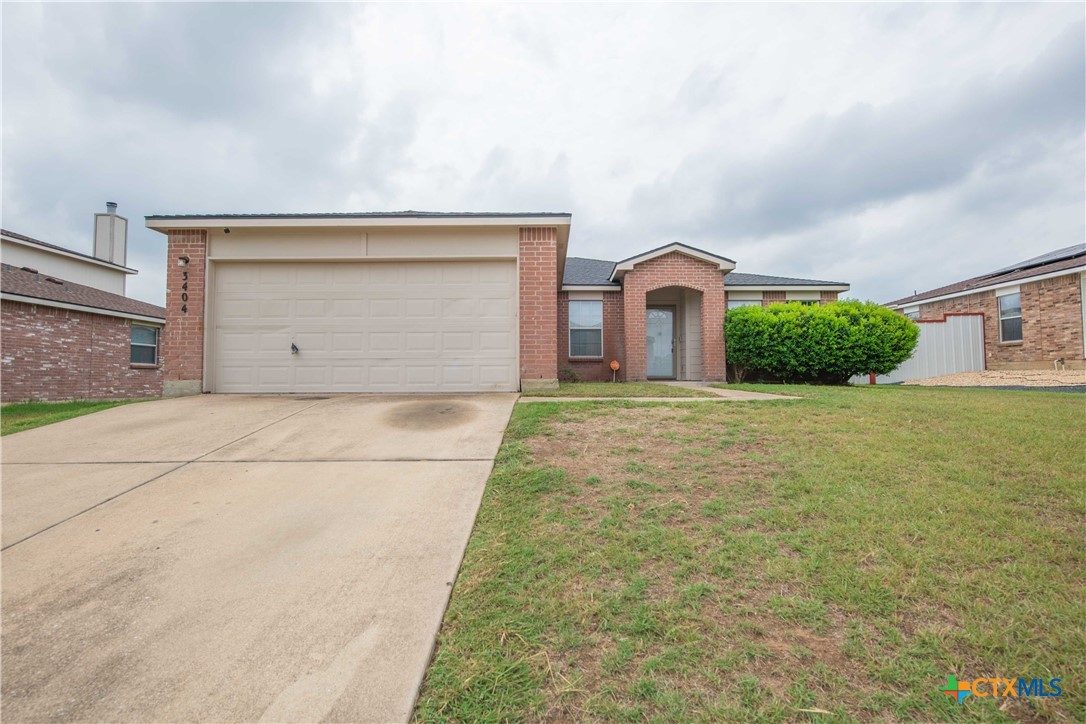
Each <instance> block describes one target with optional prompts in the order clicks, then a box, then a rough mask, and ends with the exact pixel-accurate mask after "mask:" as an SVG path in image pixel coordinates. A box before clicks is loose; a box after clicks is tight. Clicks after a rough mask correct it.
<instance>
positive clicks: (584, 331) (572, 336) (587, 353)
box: [569, 302, 603, 357]
mask: <svg viewBox="0 0 1086 724" xmlns="http://www.w3.org/2000/svg"><path fill="white" fill-rule="evenodd" d="M569 356H570V357H602V356H603V302H570V303H569Z"/></svg>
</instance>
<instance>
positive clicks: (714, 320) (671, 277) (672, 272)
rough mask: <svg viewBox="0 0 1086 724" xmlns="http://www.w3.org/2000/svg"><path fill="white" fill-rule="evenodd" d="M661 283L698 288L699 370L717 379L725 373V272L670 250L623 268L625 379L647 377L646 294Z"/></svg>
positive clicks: (708, 378) (660, 285)
mask: <svg viewBox="0 0 1086 724" xmlns="http://www.w3.org/2000/svg"><path fill="white" fill-rule="evenodd" d="M664 287H685V288H687V289H695V290H697V291H699V292H701V374H702V377H703V378H704V379H706V380H709V381H713V382H717V381H722V380H724V379H725V377H726V367H725V353H724V313H725V312H726V311H727V308H728V304H727V301H726V296H725V294H724V274H723V272H721V271H720V269H719V268H718V267H717V266H716V265H715V264H709V263H707V262H704V261H702V260H701V259H695V258H693V257H690V256H687V255H686V254H682V253H680V252H671V253H668V254H664V255H663V256H659V257H656V258H655V259H649V260H648V261H645V262H643V263H641V264H638V265H637V266H636V267H634V269H632V270H630V271H628V272H626V276H625V277H624V278H623V280H622V291H623V297H624V306H625V308H624V322H625V327H626V379H628V380H644V379H646V377H647V362H648V361H647V360H646V358H645V302H646V295H647V294H648V293H649V292H651V291H653V290H655V289H663V288H664Z"/></svg>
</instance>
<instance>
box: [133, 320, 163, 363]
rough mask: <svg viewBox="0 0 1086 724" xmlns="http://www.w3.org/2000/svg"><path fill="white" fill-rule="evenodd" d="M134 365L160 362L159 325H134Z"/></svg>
mask: <svg viewBox="0 0 1086 724" xmlns="http://www.w3.org/2000/svg"><path fill="white" fill-rule="evenodd" d="M130 359H131V361H132V364H134V365H153V364H158V327H144V326H141V325H138V324H133V325H132V354H131V357H130Z"/></svg>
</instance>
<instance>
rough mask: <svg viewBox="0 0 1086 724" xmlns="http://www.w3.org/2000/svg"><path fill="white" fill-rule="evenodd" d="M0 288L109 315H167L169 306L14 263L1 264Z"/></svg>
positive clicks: (4, 291)
mask: <svg viewBox="0 0 1086 724" xmlns="http://www.w3.org/2000/svg"><path fill="white" fill-rule="evenodd" d="M0 291H2V292H3V293H4V294H16V295H18V296H20V297H31V298H33V299H41V300H42V301H47V302H62V303H64V304H75V305H78V306H81V307H92V308H94V309H100V310H102V313H103V314H107V315H108V314H109V313H110V312H121V313H122V314H138V315H139V316H141V317H154V318H156V319H165V318H166V310H165V309H163V308H162V307H158V306H155V305H154V304H148V303H147V302H141V301H139V300H138V299H129V298H128V297H122V296H121V295H120V294H111V293H110V292H104V291H102V290H101V289H95V288H94V287H88V286H84V285H83V284H76V283H75V282H68V281H64V280H63V279H58V278H56V277H51V276H49V275H48V274H39V273H37V272H34V271H27V270H26V269H23V268H20V267H16V266H12V265H11V264H0Z"/></svg>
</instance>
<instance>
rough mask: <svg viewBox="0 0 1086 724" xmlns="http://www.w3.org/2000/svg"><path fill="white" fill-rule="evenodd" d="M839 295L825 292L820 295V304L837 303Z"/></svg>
mask: <svg viewBox="0 0 1086 724" xmlns="http://www.w3.org/2000/svg"><path fill="white" fill-rule="evenodd" d="M837 294H838V292H827V291H823V292H821V293H820V298H819V300H818V303H819V304H827V303H829V302H836V301H837Z"/></svg>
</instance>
